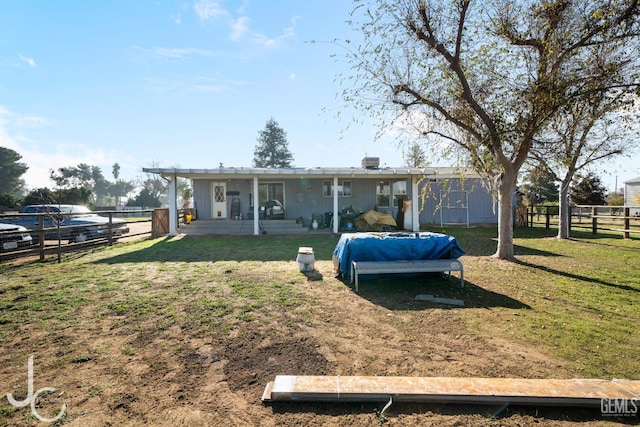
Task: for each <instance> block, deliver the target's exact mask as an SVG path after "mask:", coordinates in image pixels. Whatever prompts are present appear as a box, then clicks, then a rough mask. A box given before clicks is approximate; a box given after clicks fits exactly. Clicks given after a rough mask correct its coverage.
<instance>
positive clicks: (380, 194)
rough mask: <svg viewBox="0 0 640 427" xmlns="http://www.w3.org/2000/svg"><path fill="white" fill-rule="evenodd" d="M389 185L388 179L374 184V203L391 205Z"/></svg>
mask: <svg viewBox="0 0 640 427" xmlns="http://www.w3.org/2000/svg"><path fill="white" fill-rule="evenodd" d="M390 202H391V186H390V185H389V181H380V182H378V185H376V205H377V206H391V205H390Z"/></svg>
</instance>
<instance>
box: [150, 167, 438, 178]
mask: <svg viewBox="0 0 640 427" xmlns="http://www.w3.org/2000/svg"><path fill="white" fill-rule="evenodd" d="M142 171H143V172H145V173H154V174H159V175H162V176H180V177H184V178H206V177H209V176H215V175H218V176H219V175H225V176H227V177H230V176H233V177H237V178H250V177H254V176H259V177H260V176H271V177H273V176H281V177H294V176H316V175H322V176H338V177H353V176H371V177H385V176H390V177H392V176H396V177H397V176H425V175H436V174H437V171H436V170H435V169H433V168H408V167H398V168H390V167H385V168H378V169H366V168H356V167H353V168H246V167H222V168H212V169H182V168H143V169H142Z"/></svg>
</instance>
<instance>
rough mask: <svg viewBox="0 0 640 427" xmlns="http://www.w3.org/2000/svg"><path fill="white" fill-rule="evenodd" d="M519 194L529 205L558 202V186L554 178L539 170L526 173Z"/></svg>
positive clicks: (535, 169)
mask: <svg viewBox="0 0 640 427" xmlns="http://www.w3.org/2000/svg"><path fill="white" fill-rule="evenodd" d="M520 192H521V193H522V194H523V195H524V197H525V200H527V202H528V203H529V205H537V204H541V203H546V202H557V201H558V184H556V178H555V176H554V175H553V174H551V173H549V172H548V171H546V170H545V169H541V168H532V169H530V170H529V171H528V172H527V174H526V175H525V178H524V183H523V185H522V186H521V187H520Z"/></svg>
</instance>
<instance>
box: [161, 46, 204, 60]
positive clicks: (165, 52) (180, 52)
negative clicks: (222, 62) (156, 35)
mask: <svg viewBox="0 0 640 427" xmlns="http://www.w3.org/2000/svg"><path fill="white" fill-rule="evenodd" d="M153 53H154V55H155V56H156V57H159V58H166V59H182V58H184V57H187V56H213V52H212V51H210V50H206V49H197V48H175V47H156V48H154V49H153Z"/></svg>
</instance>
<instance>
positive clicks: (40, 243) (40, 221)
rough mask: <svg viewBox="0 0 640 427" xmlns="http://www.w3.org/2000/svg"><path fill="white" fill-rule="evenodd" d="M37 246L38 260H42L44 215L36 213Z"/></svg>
mask: <svg viewBox="0 0 640 427" xmlns="http://www.w3.org/2000/svg"><path fill="white" fill-rule="evenodd" d="M38 246H40V261H44V217H43V216H42V215H38Z"/></svg>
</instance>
